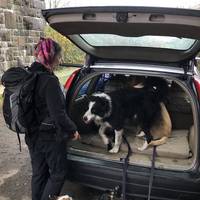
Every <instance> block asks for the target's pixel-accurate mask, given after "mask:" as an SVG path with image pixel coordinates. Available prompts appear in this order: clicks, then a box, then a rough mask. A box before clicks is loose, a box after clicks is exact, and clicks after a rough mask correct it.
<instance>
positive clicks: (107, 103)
mask: <svg viewBox="0 0 200 200" xmlns="http://www.w3.org/2000/svg"><path fill="white" fill-rule="evenodd" d="M156 79H157V80H159V81H156V84H157V85H156V87H154V86H153V84H152V85H151V87H150V86H149V87H148V88H146V87H139V88H137V87H134V86H133V87H127V88H124V89H120V90H116V91H113V92H110V93H108V94H106V93H95V94H93V95H91V96H90V97H89V106H88V110H87V111H86V112H85V114H84V116H83V121H84V122H85V123H86V124H88V123H90V122H91V121H94V122H95V124H96V125H98V126H100V128H99V135H100V136H101V138H102V140H103V142H104V144H105V145H107V147H108V150H109V152H110V153H117V152H118V151H119V149H120V145H121V143H122V136H123V133H124V123H125V120H126V119H131V118H132V117H136V118H137V122H138V125H139V126H140V127H141V132H140V133H139V134H138V136H139V137H141V136H144V137H145V142H144V144H143V146H142V147H140V148H138V149H139V150H141V151H142V150H144V149H146V148H147V147H148V146H150V145H160V144H163V143H165V142H166V139H167V138H168V137H169V136H170V134H171V120H170V117H169V114H168V112H167V109H166V107H165V105H164V103H163V101H164V98H165V95H166V94H167V90H168V85H167V82H166V81H165V80H164V79H158V78H156ZM154 82H155V81H154ZM140 85H141V84H140ZM107 128H112V129H113V130H114V132H115V141H114V146H113V147H112V144H111V142H110V141H109V138H108V137H107V136H106V134H105V131H106V129H107ZM154 139H156V140H154Z"/></svg>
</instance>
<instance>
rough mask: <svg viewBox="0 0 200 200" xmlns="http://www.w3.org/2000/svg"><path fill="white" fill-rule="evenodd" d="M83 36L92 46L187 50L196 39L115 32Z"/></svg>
mask: <svg viewBox="0 0 200 200" xmlns="http://www.w3.org/2000/svg"><path fill="white" fill-rule="evenodd" d="M81 37H82V38H83V39H84V40H85V41H86V42H87V43H88V44H90V45H92V46H130V47H151V48H166V49H175V50H187V49H189V48H190V47H191V46H192V45H193V44H194V42H195V40H194V39H189V38H177V37H171V36H149V35H147V36H139V37H126V36H120V35H114V34H81Z"/></svg>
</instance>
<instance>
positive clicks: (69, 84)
mask: <svg viewBox="0 0 200 200" xmlns="http://www.w3.org/2000/svg"><path fill="white" fill-rule="evenodd" d="M79 71H80V69H77V70H75V71H74V72H73V73H72V74H71V75H70V76H69V78H68V79H67V81H66V83H65V85H64V88H65V90H66V91H67V90H69V88H70V87H71V84H72V82H73V80H74V77H75V76H76V74H78V72H79Z"/></svg>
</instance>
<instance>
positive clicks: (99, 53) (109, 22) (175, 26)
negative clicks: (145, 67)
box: [42, 6, 200, 62]
mask: <svg viewBox="0 0 200 200" xmlns="http://www.w3.org/2000/svg"><path fill="white" fill-rule="evenodd" d="M42 14H43V16H44V17H45V19H46V21H47V22H48V23H49V25H50V26H51V27H52V28H54V29H55V30H57V31H58V32H59V33H61V34H63V35H64V36H67V37H68V38H69V39H70V40H71V41H72V42H74V43H75V44H76V45H77V46H79V47H80V48H81V49H82V50H84V51H85V52H87V53H89V54H91V55H93V56H96V57H100V58H104V59H106V58H107V59H116V58H117V59H127V60H128V59H130V60H143V61H144V60H146V61H160V62H178V61H184V60H186V59H190V58H192V57H194V56H196V54H197V52H198V51H199V49H200V42H199V41H198V39H200V14H199V11H197V10H187V9H175V8H153V7H121V6H118V7H112V6H107V7H79V8H72V7H70V8H59V9H49V10H43V11H42ZM126 15H127V17H124V16H126ZM124 18H125V19H124ZM126 19H127V20H126ZM123 20H124V21H123ZM92 33H95V34H97V33H98V34H102V33H106V34H116V35H120V36H132V37H139V36H145V35H150V36H174V37H178V38H193V39H195V40H196V42H194V44H193V45H192V46H191V47H190V48H189V49H185V50H175V49H167V48H153V47H152V48H151V47H138V46H126V47H125V46H121V45H120V46H114V47H112V46H92V45H91V44H89V43H88V42H87V41H85V40H84V39H83V38H82V37H81V36H80V34H92Z"/></svg>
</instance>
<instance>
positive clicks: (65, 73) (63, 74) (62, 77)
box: [55, 67, 77, 85]
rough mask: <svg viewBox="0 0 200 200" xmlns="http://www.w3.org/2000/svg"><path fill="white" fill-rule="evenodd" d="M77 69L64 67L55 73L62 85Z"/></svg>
mask: <svg viewBox="0 0 200 200" xmlns="http://www.w3.org/2000/svg"><path fill="white" fill-rule="evenodd" d="M76 69H77V68H76V67H62V68H61V69H59V70H56V71H55V74H56V76H57V77H58V78H59V81H60V83H61V84H62V85H64V84H65V82H66V80H67V78H68V77H69V76H70V75H71V74H72V73H73V71H75V70H76Z"/></svg>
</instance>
